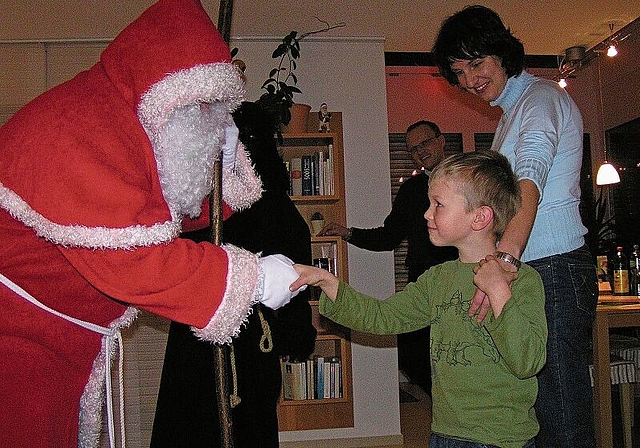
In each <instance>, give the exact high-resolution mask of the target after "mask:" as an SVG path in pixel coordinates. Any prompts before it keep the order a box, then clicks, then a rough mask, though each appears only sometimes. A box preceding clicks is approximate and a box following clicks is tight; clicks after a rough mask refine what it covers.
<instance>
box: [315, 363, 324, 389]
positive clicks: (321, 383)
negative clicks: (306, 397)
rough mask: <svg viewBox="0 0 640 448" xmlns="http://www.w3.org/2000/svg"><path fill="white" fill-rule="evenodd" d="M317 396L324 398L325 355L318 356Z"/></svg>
mask: <svg viewBox="0 0 640 448" xmlns="http://www.w3.org/2000/svg"><path fill="white" fill-rule="evenodd" d="M316 397H317V398H324V357H323V356H318V357H316Z"/></svg>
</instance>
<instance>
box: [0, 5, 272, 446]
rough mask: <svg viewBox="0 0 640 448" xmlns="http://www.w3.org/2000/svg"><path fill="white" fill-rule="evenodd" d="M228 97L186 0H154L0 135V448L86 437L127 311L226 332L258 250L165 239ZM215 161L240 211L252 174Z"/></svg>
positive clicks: (203, 189) (191, 207)
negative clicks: (91, 61)
mask: <svg viewBox="0 0 640 448" xmlns="http://www.w3.org/2000/svg"><path fill="white" fill-rule="evenodd" d="M243 95H244V92H243V83H242V80H241V79H240V76H239V74H238V72H237V71H236V69H235V68H234V67H233V66H232V64H231V63H230V54H229V50H228V47H227V46H226V44H225V43H224V42H223V40H222V39H221V37H220V35H219V34H218V32H217V30H216V29H215V27H214V25H213V24H212V23H211V20H210V18H209V17H208V15H207V14H206V12H205V11H204V10H203V8H202V6H201V5H200V3H199V2H198V1H196V0H161V1H159V2H158V3H156V4H154V5H152V6H151V7H150V8H149V9H148V10H147V11H145V12H144V13H143V14H142V15H141V16H140V17H139V18H138V19H137V20H136V21H134V22H133V23H132V24H131V25H129V26H128V27H127V28H126V29H125V30H124V31H123V32H122V33H120V34H119V35H118V37H116V39H115V40H114V41H113V42H112V43H111V44H110V45H109V46H108V47H107V48H106V49H105V51H104V52H103V53H102V55H101V58H100V61H99V62H98V63H97V64H96V65H94V66H93V67H92V68H91V69H89V70H88V71H85V72H82V73H80V74H78V75H77V76H76V77H75V78H73V79H72V80H70V81H68V82H66V83H64V84H62V85H60V86H58V87H55V88H53V89H51V90H50V91H48V92H46V93H44V94H43V95H41V96H40V97H38V98H36V99H35V100H33V101H32V102H31V103H29V104H28V105H26V106H25V107H24V108H23V109H21V110H20V111H18V112H17V113H16V114H15V116H14V117H12V119H11V120H10V121H9V122H7V123H6V125H4V126H3V127H2V128H0V241H1V242H2V244H0V276H1V277H0V278H1V279H2V282H1V283H0V301H1V304H2V309H3V311H2V313H0V359H2V362H0V378H1V379H2V380H1V381H0V428H2V431H1V434H0V445H2V446H10V447H13V448H15V447H24V446H28V447H44V446H48V447H54V446H59V447H72V446H83V447H84V446H88V447H89V446H97V444H98V439H99V434H100V430H101V425H102V423H101V415H102V411H103V402H104V396H105V370H108V366H109V357H110V354H111V351H112V350H114V347H115V346H114V344H113V341H114V339H117V330H118V329H119V328H121V327H123V326H126V325H128V324H130V323H131V322H132V321H133V319H134V318H135V315H136V311H137V309H143V310H147V311H149V312H151V313H154V314H158V315H160V316H164V317H166V318H169V319H171V320H175V321H177V322H182V323H185V324H188V325H190V326H192V329H193V330H194V332H195V333H196V335H197V336H198V337H199V338H201V339H203V340H207V341H213V342H218V343H224V342H228V341H229V340H230V338H231V337H232V336H234V335H235V334H237V332H238V331H239V328H240V326H241V324H242V322H243V321H244V320H245V318H246V316H247V314H248V313H249V310H250V308H251V305H252V304H253V303H255V301H256V294H257V291H259V290H260V281H261V280H260V279H261V278H262V277H261V269H260V263H259V260H258V257H257V256H256V255H255V254H252V253H250V252H247V251H244V250H242V249H239V248H237V247H234V246H224V247H218V246H214V245H212V244H209V243H206V242H205V243H199V244H197V243H195V242H193V241H190V240H186V239H179V238H176V237H177V235H178V234H179V233H180V232H181V231H182V230H192V229H195V228H197V227H198V226H199V225H200V224H205V223H201V222H198V221H195V220H192V218H193V219H195V218H197V217H198V216H199V215H200V213H201V204H202V203H203V201H204V203H206V196H207V195H208V194H209V192H210V191H211V184H212V181H211V171H212V170H211V166H212V165H213V163H214V159H216V158H217V157H218V151H219V148H220V147H221V146H222V144H223V141H224V139H225V127H227V126H228V125H229V124H230V123H232V120H231V116H230V113H231V112H232V111H233V110H234V109H235V108H236V107H237V106H238V105H239V104H240V102H241V100H242V98H243ZM194 116H195V117H199V119H198V120H193V119H191V118H190V117H194ZM202 116H206V117H208V118H209V120H208V121H206V120H205V121H203V120H201V118H202ZM189 126H193V128H189ZM225 166H226V167H225V168H224V169H223V179H224V181H223V182H224V186H223V197H224V200H225V202H226V203H227V204H229V205H230V206H231V208H234V209H241V208H243V207H247V206H248V205H250V204H251V203H252V202H253V201H255V200H256V199H257V198H258V197H259V195H260V182H259V179H258V178H257V177H256V176H255V174H254V173H253V170H252V169H251V166H250V164H249V163H248V162H247V159H246V156H245V154H244V153H243V152H242V151H241V150H239V151H238V157H237V159H236V162H235V167H233V168H232V167H229V166H228V164H226V163H225ZM206 215H207V213H206V212H205V213H203V214H202V216H205V217H206ZM202 216H200V217H201V218H202Z"/></svg>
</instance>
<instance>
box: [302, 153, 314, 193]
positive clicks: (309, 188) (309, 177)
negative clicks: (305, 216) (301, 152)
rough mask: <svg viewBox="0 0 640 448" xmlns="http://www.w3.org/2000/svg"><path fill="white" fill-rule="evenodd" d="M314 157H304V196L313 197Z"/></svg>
mask: <svg viewBox="0 0 640 448" xmlns="http://www.w3.org/2000/svg"><path fill="white" fill-rule="evenodd" d="M312 165H313V156H308V155H305V156H302V195H303V196H311V195H313V174H312V169H313V168H312Z"/></svg>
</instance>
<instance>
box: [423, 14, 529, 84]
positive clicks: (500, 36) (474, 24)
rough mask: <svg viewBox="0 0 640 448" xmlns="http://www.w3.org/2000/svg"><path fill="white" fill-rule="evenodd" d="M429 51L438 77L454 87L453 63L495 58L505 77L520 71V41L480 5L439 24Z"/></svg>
mask: <svg viewBox="0 0 640 448" xmlns="http://www.w3.org/2000/svg"><path fill="white" fill-rule="evenodd" d="M432 52H433V54H434V57H435V60H436V65H437V66H438V69H440V74H441V75H442V76H444V78H445V79H446V80H447V82H449V84H451V85H454V86H455V85H458V77H457V76H456V75H455V73H453V71H452V70H451V63H452V62H454V61H455V60H472V59H478V58H484V57H487V56H496V57H497V58H499V59H500V61H501V63H502V67H503V68H504V69H505V71H506V74H507V77H509V78H510V77H512V76H518V75H519V74H520V73H521V72H522V70H523V69H524V46H523V45H522V42H520V41H519V40H518V39H517V38H515V37H514V36H513V34H511V30H509V29H508V28H506V27H505V26H504V24H503V23H502V20H501V19H500V16H498V14H496V13H495V12H494V11H493V10H491V9H489V8H487V7H485V6H480V5H473V6H466V7H465V8H464V9H462V10H460V11H458V12H457V13H455V14H453V15H452V16H450V17H449V18H447V19H446V20H445V21H444V22H442V26H441V27H440V31H439V32H438V36H437V37H436V41H435V43H434V45H433V49H432Z"/></svg>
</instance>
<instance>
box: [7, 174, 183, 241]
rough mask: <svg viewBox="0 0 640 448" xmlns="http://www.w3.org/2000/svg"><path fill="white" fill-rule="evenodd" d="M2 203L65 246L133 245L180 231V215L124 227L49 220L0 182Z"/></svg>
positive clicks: (162, 239) (23, 219) (163, 238)
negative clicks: (92, 225)
mask: <svg viewBox="0 0 640 448" xmlns="http://www.w3.org/2000/svg"><path fill="white" fill-rule="evenodd" d="M0 206H1V207H2V208H4V209H5V210H7V211H8V212H9V214H10V215H11V216H13V217H14V218H15V219H17V220H18V221H20V222H22V223H23V224H24V225H26V226H28V227H31V228H33V229H34V230H35V231H36V233H37V234H38V236H41V237H42V238H45V239H47V240H48V241H51V242H53V243H55V244H60V245H63V246H78V247H88V248H91V249H131V248H133V247H137V246H151V245H154V244H161V243H166V242H169V241H172V240H173V239H174V238H176V237H177V236H178V235H179V234H180V231H181V223H180V220H179V219H176V217H174V218H173V219H172V221H167V222H164V223H159V224H154V225H153V226H150V227H148V226H142V225H135V226H129V227H122V228H107V227H87V226H81V225H62V224H56V223H54V222H52V221H49V220H48V219H47V218H45V217H44V216H42V215H41V214H40V213H38V212H36V211H35V210H33V209H32V208H31V207H30V206H29V204H27V203H26V202H25V201H23V200H22V198H20V197H19V196H18V195H17V194H16V193H14V192H13V191H11V190H9V189H8V188H6V187H5V186H4V185H2V183H1V182H0Z"/></svg>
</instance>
